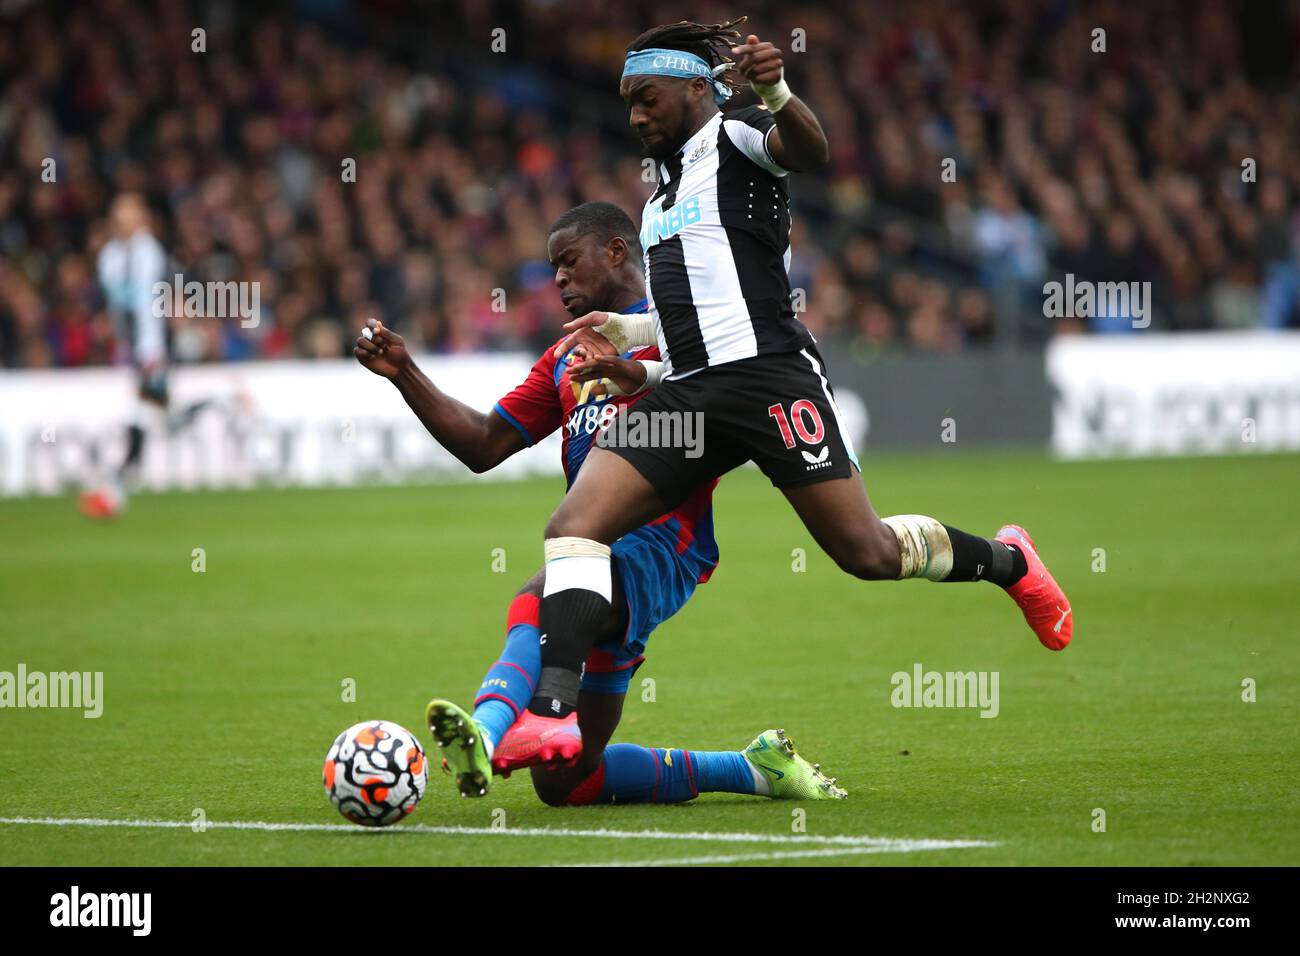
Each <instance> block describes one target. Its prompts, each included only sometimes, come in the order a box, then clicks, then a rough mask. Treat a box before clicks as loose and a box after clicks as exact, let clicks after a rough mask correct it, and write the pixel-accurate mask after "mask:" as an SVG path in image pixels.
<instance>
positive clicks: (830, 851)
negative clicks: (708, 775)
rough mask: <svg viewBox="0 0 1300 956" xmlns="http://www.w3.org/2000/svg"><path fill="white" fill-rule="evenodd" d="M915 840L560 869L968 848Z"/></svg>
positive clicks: (739, 861) (699, 863) (660, 858)
mask: <svg viewBox="0 0 1300 956" xmlns="http://www.w3.org/2000/svg"><path fill="white" fill-rule="evenodd" d="M916 842H919V841H909V840H900V841H898V843H897V845H894V846H848V847H829V848H827V849H824V850H781V851H778V852H776V853H734V854H727V855H723V856H679V857H666V858H665V857H658V858H656V859H653V860H617V861H612V862H608V863H606V862H598V863H564V864H561V865H562V866H566V867H575V866H597V867H606V866H614V867H620V866H717V865H718V864H721V863H751V862H757V861H761V860H798V859H807V858H809V857H825V856H859V855H861V854H864V853H912V852H914V851H916V850H944V849H954V848H955V846H952V847H950V846H947V845H946V844H949V843H952V844H958V843H960V844H961V845H963V846H966V845H969V841H966V842H963V841H957V840H953V841H948V840H930V841H926V842H928V843H932V844H933V843H941V844H945V845H944V846H924V847H922V846H912V845H907V844H912V843H916Z"/></svg>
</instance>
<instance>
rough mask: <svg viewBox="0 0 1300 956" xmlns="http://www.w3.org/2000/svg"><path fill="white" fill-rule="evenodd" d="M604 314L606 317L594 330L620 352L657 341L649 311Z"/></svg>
mask: <svg viewBox="0 0 1300 956" xmlns="http://www.w3.org/2000/svg"><path fill="white" fill-rule="evenodd" d="M606 314H607V315H608V318H607V319H606V320H605V322H604V323H603V324H602V325H598V326H596V327H595V328H596V331H597V332H599V333H600V334H601V335H603V336H605V338H607V339H609V344H610V345H612V346H614V348H616V349H618V350H619V351H620V352H626V351H627V350H628V349H635V348H641V347H643V346H646V345H654V344H655V343H656V342H657V341H658V340H657V339H656V338H655V320H654V318H653V317H652V316H651V315H650V313H649V312H634V313H632V314H631V315H623V314H622V313H619V312H609V313H606Z"/></svg>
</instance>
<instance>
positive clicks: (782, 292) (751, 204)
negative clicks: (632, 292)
mask: <svg viewBox="0 0 1300 956" xmlns="http://www.w3.org/2000/svg"><path fill="white" fill-rule="evenodd" d="M775 125H776V120H775V119H774V118H773V117H772V114H771V113H770V112H768V111H767V110H766V109H764V108H763V107H760V106H752V107H748V108H745V109H741V110H736V111H735V112H731V113H718V114H716V115H715V116H714V117H713V118H712V119H710V120H709V121H708V122H707V123H705V124H704V126H703V127H701V128H700V130H699V131H698V132H696V133H695V135H694V136H692V137H691V138H690V139H688V140H687V141H686V145H684V146H683V147H682V148H681V150H680V151H679V152H678V153H677V154H676V155H674V156H672V157H671V158H669V159H667V160H664V161H662V162H660V163H659V187H658V189H656V190H655V192H654V195H653V196H651V197H650V199H649V200H648V201H647V202H646V204H645V209H644V210H643V211H642V213H641V248H642V250H643V251H644V256H645V273H646V287H647V288H648V289H649V292H650V311H651V313H652V314H653V315H654V316H655V317H656V323H655V329H656V333H657V335H658V338H659V351H660V353H661V354H662V357H663V361H664V365H665V369H664V371H665V373H666V374H667V376H668V377H669V378H682V377H683V376H685V375H689V374H690V373H692V372H697V371H699V370H700V369H702V368H707V367H709V366H711V365H722V364H723V363H725V362H734V361H736V360H737V359H743V358H752V357H753V356H755V355H767V354H770V353H774V352H797V351H798V350H799V349H801V348H804V347H805V346H807V345H809V344H810V343H811V342H812V341H813V338H812V335H811V334H810V333H809V332H808V330H807V329H806V328H804V326H803V323H802V322H800V321H799V320H798V319H797V318H796V317H795V314H794V308H793V306H792V304H791V301H790V278H789V274H788V270H789V268H790V205H789V199H788V197H787V195H786V189H785V182H784V177H785V176H786V170H784V169H782V168H781V167H780V166H778V165H777V163H776V161H775V160H773V159H772V154H771V153H769V152H768V149H767V134H768V132H769V131H770V130H771V129H772V128H773V127H774V126H775Z"/></svg>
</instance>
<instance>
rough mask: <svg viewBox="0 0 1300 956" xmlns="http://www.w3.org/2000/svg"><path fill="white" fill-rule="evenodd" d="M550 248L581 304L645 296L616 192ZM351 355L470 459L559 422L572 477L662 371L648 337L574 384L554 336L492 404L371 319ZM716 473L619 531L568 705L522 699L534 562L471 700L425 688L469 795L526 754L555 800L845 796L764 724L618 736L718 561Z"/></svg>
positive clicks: (573, 307) (488, 457) (576, 307)
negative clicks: (677, 734)
mask: <svg viewBox="0 0 1300 956" xmlns="http://www.w3.org/2000/svg"><path fill="white" fill-rule="evenodd" d="M547 252H548V257H549V259H550V261H551V264H552V266H553V267H554V268H555V270H556V272H555V284H556V286H557V287H558V288H559V291H560V299H561V301H562V302H563V304H564V307H565V308H566V309H567V310H568V311H569V313H570V314H571V315H573V316H579V315H585V314H586V313H588V312H590V311H592V310H593V309H612V310H615V311H622V312H629V313H634V312H638V311H642V310H644V309H645V308H646V298H645V283H644V280H643V278H642V274H641V270H640V254H639V252H640V250H639V247H638V240H637V233H636V227H635V226H634V225H633V224H632V221H631V219H629V218H628V216H627V214H626V213H624V212H623V211H622V210H621V209H619V208H618V207H617V206H615V205H612V204H611V203H606V202H591V203H586V204H584V205H582V206H579V207H577V208H576V209H572V210H570V211H569V212H567V213H565V214H564V215H563V216H561V217H560V218H559V219H558V220H557V221H556V223H555V225H553V226H552V227H551V231H550V234H549V238H548V240H547ZM354 354H355V355H356V357H357V359H358V360H359V361H360V362H361V364H362V365H364V366H365V367H366V368H368V369H370V370H371V371H372V372H375V373H376V374H378V375H382V376H384V377H386V378H388V379H390V380H391V381H392V382H393V384H394V385H396V386H397V389H398V390H399V391H400V392H401V393H402V397H403V398H404V399H405V400H406V402H407V404H408V405H410V406H411V409H412V411H414V412H415V414H416V416H417V417H418V418H419V419H420V421H421V422H422V423H423V424H424V426H425V428H427V429H428V431H429V434H431V435H432V436H433V437H434V438H436V439H437V440H438V442H439V443H440V444H441V445H442V446H443V447H444V448H446V449H447V450H448V451H450V452H451V453H452V454H453V455H455V456H456V457H457V458H458V459H460V460H461V461H462V462H463V463H464V464H465V465H467V466H468V467H469V468H471V469H472V470H474V471H476V472H483V471H488V470H489V469H491V468H494V467H496V466H497V465H498V464H500V463H501V462H502V461H504V460H505V459H506V458H508V457H509V456H511V455H513V454H514V453H515V452H517V451H520V450H521V449H523V448H526V447H528V446H531V445H534V444H536V443H537V442H538V441H541V440H542V439H543V438H545V437H546V436H547V435H549V434H551V433H552V432H554V431H555V430H556V429H560V428H563V430H564V431H563V434H564V444H563V451H562V453H561V454H562V463H563V465H564V472H565V476H566V478H567V480H568V484H569V485H570V486H572V484H573V481H574V480H575V479H576V478H577V476H578V473H579V469H580V468H581V467H582V465H583V462H584V461H585V460H586V458H587V454H588V452H589V451H590V450H591V447H592V445H593V443H594V440H595V437H596V435H597V433H598V432H599V431H600V429H601V428H603V427H604V426H605V425H606V424H608V422H609V421H610V419H611V418H612V417H613V415H614V414H615V413H616V412H617V411H618V410H619V409H620V408H622V407H624V406H626V405H631V404H633V403H635V402H636V401H638V400H639V398H640V396H641V395H643V394H645V391H646V389H647V388H648V387H649V386H651V385H653V383H654V382H655V381H657V380H658V376H659V364H660V363H659V361H658V359H659V352H658V349H657V348H656V347H654V346H649V347H645V348H636V349H629V350H627V351H625V352H624V353H622V354H621V355H618V356H611V355H605V356H603V357H602V360H601V365H600V367H601V368H603V369H604V370H605V373H606V374H605V375H604V376H602V377H601V378H600V379H599V380H591V381H588V382H586V383H584V384H578V383H576V382H573V381H571V380H570V379H569V374H568V368H569V365H570V356H569V355H567V354H561V355H556V354H555V353H554V351H553V350H552V349H547V351H546V352H545V353H544V354H543V355H542V357H541V358H540V359H539V360H538V361H537V363H536V365H534V366H533V369H532V371H531V372H530V373H529V375H528V378H527V379H526V380H525V381H524V382H523V383H522V384H521V385H520V386H519V387H518V388H516V389H514V390H513V391H512V392H510V394H508V395H506V396H505V397H504V398H502V399H501V401H500V402H498V403H497V404H496V405H495V406H494V407H493V409H492V411H490V412H488V413H487V414H486V415H485V414H483V413H481V412H478V411H476V410H474V409H472V408H470V407H468V406H467V405H464V404H462V403H461V402H458V401H456V400H455V399H453V398H450V397H449V396H447V395H445V394H443V393H442V392H441V391H439V390H438V389H437V387H436V386H434V384H433V383H432V382H430V381H429V379H428V378H426V377H425V376H424V374H423V373H422V372H421V371H420V370H419V368H417V367H416V365H415V362H414V361H413V360H412V359H411V357H410V355H409V353H408V352H407V350H406V345H405V343H404V342H403V340H402V338H401V336H399V335H397V334H395V333H394V332H392V331H391V330H388V329H384V328H383V327H382V326H381V325H380V324H379V323H377V322H375V321H374V320H373V319H371V320H370V322H369V323H368V324H367V331H366V332H365V333H363V334H362V336H361V337H359V338H358V339H357V341H356V346H355V349H354ZM715 484H716V481H709V482H707V483H705V484H704V485H702V486H701V487H699V488H697V489H695V490H694V491H693V492H692V493H691V494H689V495H688V496H686V498H685V499H684V500H683V501H682V502H680V503H679V504H678V505H677V507H676V508H674V509H673V510H671V511H670V512H668V513H666V514H663V515H661V516H658V517H656V518H655V519H654V520H652V521H650V522H648V523H647V524H646V525H644V526H643V527H640V528H637V529H635V530H633V531H631V532H629V533H628V534H627V535H625V536H624V537H623V538H622V539H621V540H620V541H617V542H615V543H614V546H613V567H614V569H615V572H614V578H613V582H614V583H613V591H612V592H611V595H610V597H611V600H610V602H609V604H608V613H607V614H606V615H605V616H604V617H603V618H602V619H600V620H599V621H595V622H593V624H592V630H591V635H590V636H591V645H592V646H591V647H590V649H589V651H588V653H587V655H586V659H585V666H584V671H583V674H582V677H581V689H580V694H579V697H578V700H577V708H576V710H575V711H574V712H572V713H569V714H565V715H559V716H553V715H547V714H537V713H533V712H532V711H530V710H528V709H527V708H528V704H529V701H530V700H531V699H532V698H533V696H534V692H535V689H536V687H537V683H538V678H539V675H540V673H541V667H542V645H543V643H544V638H543V636H542V634H541V632H540V631H539V629H538V613H539V607H540V602H541V596H542V589H543V584H544V583H545V584H547V585H548V586H549V585H550V584H551V583H553V582H550V581H546V579H545V577H544V575H543V574H542V572H540V571H539V572H538V573H537V574H536V575H534V576H533V577H532V579H531V580H529V582H528V583H527V584H525V585H524V587H523V589H522V590H521V591H520V592H519V594H518V595H517V596H516V597H515V599H514V600H513V601H512V602H511V604H510V610H509V613H508V615H507V624H506V629H507V633H506V643H505V649H504V650H503V651H502V654H501V657H500V659H499V660H498V661H496V662H495V663H494V664H493V665H492V666H491V667H490V668H489V669H488V672H487V674H486V675H485V676H484V679H483V683H482V685H481V687H480V690H479V694H478V696H477V698H476V699H475V701H474V705H475V706H474V713H473V714H472V715H471V714H468V713H466V712H465V711H464V710H463V709H462V708H460V707H459V706H457V705H456V704H454V703H452V702H451V701H448V700H443V699H435V700H433V701H431V702H430V703H429V707H428V709H427V712H426V722H427V723H428V725H429V729H430V731H431V732H432V733H433V737H434V740H435V742H436V743H437V744H438V745H439V746H440V747H441V748H443V754H444V767H445V768H446V769H448V770H449V771H450V772H451V773H453V774H454V776H455V778H456V782H457V785H458V787H459V789H460V792H461V794H462V795H464V796H470V797H481V796H483V795H484V794H486V793H487V790H488V786H489V784H490V780H491V775H492V772H493V770H494V769H495V770H496V771H497V772H500V773H505V774H509V773H510V772H511V771H513V770H519V769H522V768H525V767H532V768H533V785H534V788H535V789H536V790H537V793H538V795H539V796H540V797H541V798H542V800H543V801H545V802H546V803H548V804H552V805H560V804H564V803H569V804H585V803H597V802H614V801H617V802H619V803H634V802H647V801H651V802H655V803H677V802H680V801H683V800H690V799H692V798H693V797H695V796H696V795H698V794H700V793H705V792H725V793H745V794H759V795H763V796H771V797H792V798H801V799H825V798H838V797H843V796H844V795H845V794H844V791H842V790H840V789H839V788H837V787H836V786H835V781H834V780H833V779H827V778H826V777H825V776H824V775H823V774H822V773H821V772H820V769H819V768H817V767H815V766H813V765H811V764H809V763H808V762H807V761H806V760H804V759H803V758H802V757H801V756H799V755H798V754H797V753H796V752H795V750H794V746H793V744H791V743H790V741H789V739H788V738H787V737H786V736H785V734H784V732H783V731H779V730H768V731H764V732H763V733H762V734H760V735H759V736H758V737H757V738H756V739H755V740H754V742H753V743H752V744H750V746H749V747H748V748H747V749H746V750H745V751H721V752H709V751H698V750H672V749H663V748H650V747H641V746H637V745H635V744H614V745H612V746H608V744H609V740H610V738H611V736H612V735H613V733H614V730H615V728H616V727H617V726H618V722H619V718H620V717H621V716H622V713H623V699H624V697H625V695H626V693H627V689H628V686H629V683H630V681H631V679H632V675H633V673H635V671H636V669H637V668H638V667H639V666H640V665H641V662H642V661H643V660H644V655H643V651H644V650H645V645H646V641H647V640H648V639H649V637H650V634H651V632H653V631H654V629H655V627H657V626H658V625H659V624H660V623H662V622H663V621H665V620H667V619H668V618H669V617H671V616H672V615H673V614H675V613H676V612H677V611H678V610H680V609H681V607H682V606H684V605H685V603H686V602H687V601H688V600H689V599H690V597H691V595H692V594H693V593H694V591H695V586H696V585H697V584H699V583H703V582H704V581H707V580H708V578H709V576H710V575H711V574H712V573H713V569H714V568H715V567H716V565H717V561H718V549H717V544H716V543H715V541H714V539H713V512H712V495H713V487H714V485H715ZM542 764H546V765H547V766H541V765H542ZM562 764H567V765H563V766H562Z"/></svg>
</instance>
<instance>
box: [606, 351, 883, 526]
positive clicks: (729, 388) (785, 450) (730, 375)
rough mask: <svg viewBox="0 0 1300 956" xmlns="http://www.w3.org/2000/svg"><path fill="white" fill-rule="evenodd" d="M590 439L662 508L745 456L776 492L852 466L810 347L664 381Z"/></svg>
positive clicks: (817, 360)
mask: <svg viewBox="0 0 1300 956" xmlns="http://www.w3.org/2000/svg"><path fill="white" fill-rule="evenodd" d="M597 444H598V445H600V446H601V447H602V448H607V449H609V450H610V451H612V452H614V453H615V454H617V455H619V456H621V457H622V458H624V459H626V460H627V461H628V462H629V463H630V464H631V465H632V467H633V468H635V469H636V470H637V471H638V472H640V473H641V474H642V475H644V476H645V478H646V480H647V481H649V482H650V484H651V485H653V486H654V489H655V491H656V492H658V494H659V497H660V498H662V499H663V501H664V503H665V504H666V505H668V507H669V508H673V507H675V506H676V505H677V504H679V503H680V502H681V501H683V500H684V499H685V498H686V497H687V496H689V495H690V493H691V492H692V491H693V490H694V489H696V488H698V487H700V486H701V485H703V484H706V483H708V482H710V481H712V480H713V479H714V478H717V477H719V476H720V475H723V474H726V473H727V472H728V471H731V469H733V468H735V467H736V466H738V465H742V464H744V463H745V462H747V461H753V462H755V463H756V464H757V465H758V467H759V468H760V469H761V470H762V472H763V474H765V475H766V476H767V477H768V479H769V480H770V481H771V482H772V484H773V485H775V486H776V487H778V488H795V487H798V486H799V485H810V484H813V483H815V482H820V481H829V480H831V479H833V478H847V477H848V476H849V475H851V474H853V469H854V468H856V467H857V465H858V460H857V457H856V456H855V455H854V453H853V445H852V441H851V439H849V437H848V436H847V435H845V434H844V432H843V423H842V422H841V420H840V413H839V409H838V408H837V407H836V406H835V402H834V398H833V396H832V393H831V387H830V384H829V383H828V382H827V381H826V373H825V363H823V362H822V359H821V356H820V355H819V354H818V352H817V349H816V348H815V347H814V346H811V345H809V346H807V347H806V348H804V349H801V350H800V351H798V352H782V353H778V354H774V355H760V356H756V357H754V358H748V359H740V360H739V361H735V362H727V363H726V364H724V365H716V366H713V367H711V368H706V369H703V370H702V371H699V372H696V373H695V374H694V375H691V376H688V377H687V378H684V379H680V380H678V381H669V382H663V383H662V384H661V385H660V386H659V387H658V388H656V389H655V390H654V391H653V392H651V393H650V394H649V395H647V396H645V398H642V399H641V400H640V401H638V402H636V403H634V404H632V405H630V406H628V407H626V408H624V409H622V410H621V411H620V412H619V414H618V416H617V417H615V419H614V420H613V421H612V422H611V423H610V425H609V427H607V428H606V429H605V431H604V432H603V433H601V435H600V436H599V437H598V438H597Z"/></svg>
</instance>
